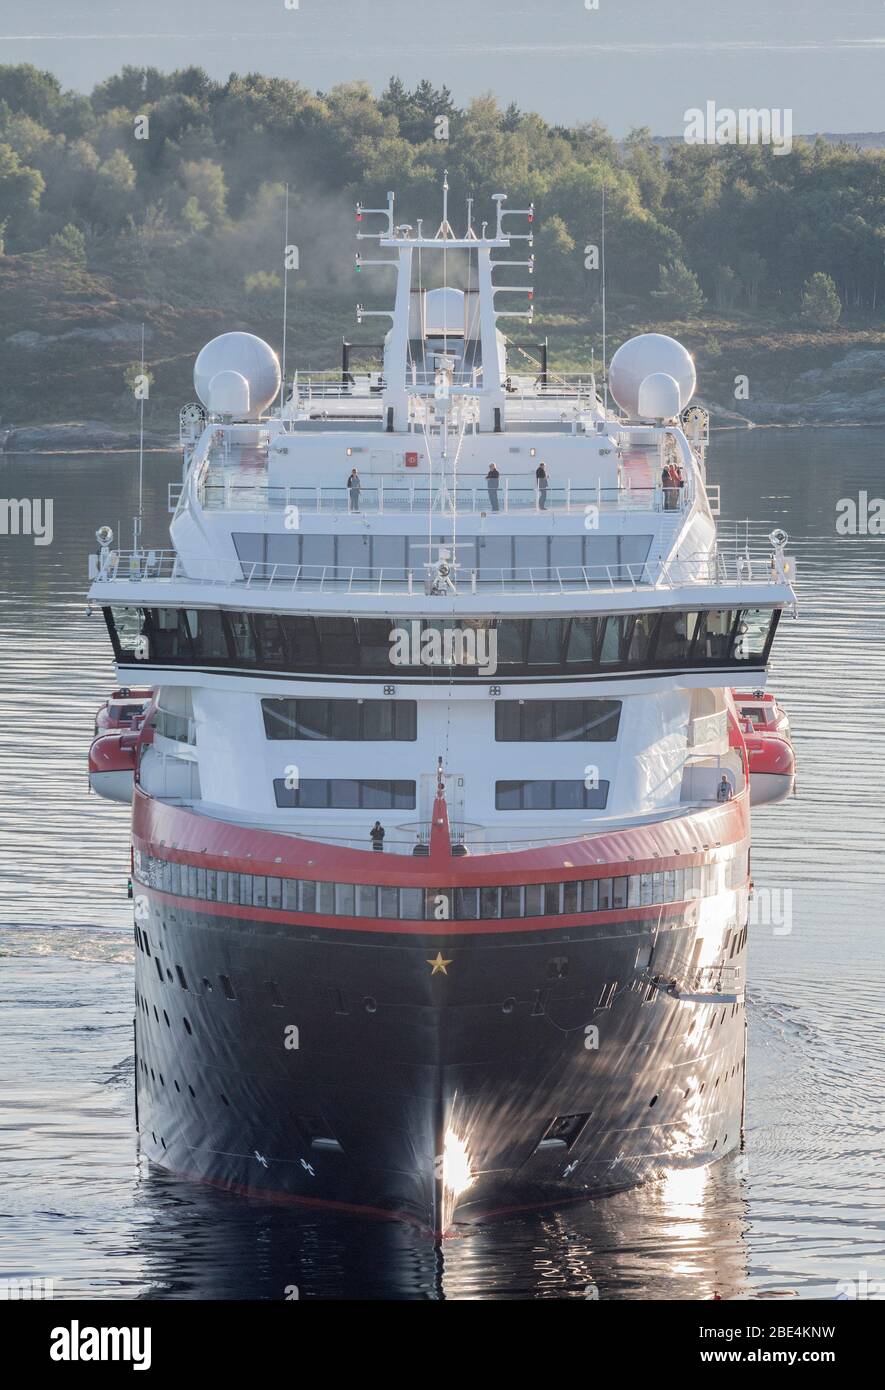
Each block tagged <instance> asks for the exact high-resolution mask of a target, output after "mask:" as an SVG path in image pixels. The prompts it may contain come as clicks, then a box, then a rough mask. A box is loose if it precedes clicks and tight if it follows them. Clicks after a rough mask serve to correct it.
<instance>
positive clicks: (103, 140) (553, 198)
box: [0, 66, 885, 431]
mask: <svg viewBox="0 0 885 1390" xmlns="http://www.w3.org/2000/svg"><path fill="white" fill-rule="evenodd" d="M440 134H443V135H444V136H445V137H446V138H438V137H439V136H440ZM444 169H448V181H449V185H450V194H449V206H450V210H451V220H452V222H453V224H454V225H455V227H456V229H460V228H462V227H463V225H464V218H465V201H466V198H467V197H468V196H470V197H472V198H473V200H474V202H473V207H474V220H475V222H476V224H477V226H478V225H479V223H480V222H481V221H482V220H483V219H485V218H489V219H491V218H492V216H493V212H492V206H493V205H492V203H491V195H492V194H493V193H497V192H506V193H507V194H508V195H509V201H510V203H511V204H512V205H513V206H515V207H524V206H526V205H527V204H528V203H529V202H534V204H535V208H536V223H535V225H536V229H537V234H536V237H535V246H534V252H535V256H536V274H535V282H536V294H535V309H536V318H535V324H534V326H533V327H532V328H531V329H529V328H526V327H525V325H522V324H518V323H516V324H514V325H512V336H513V337H514V339H515V340H516V341H517V342H519V343H521V344H523V345H524V346H530V345H531V343H532V342H536V341H539V340H540V339H541V338H543V337H545V336H547V337H548V338H549V340H550V351H551V362H553V363H554V364H555V365H557V366H559V367H560V368H561V369H570V370H576V369H579V368H586V367H588V366H589V365H590V363H591V361H594V360H595V363H596V366H597V367H598V365H599V358H600V354H601V324H600V313H599V295H600V287H601V286H600V275H599V272H598V270H597V269H594V268H592V262H593V260H594V257H593V255H592V252H590V251H588V248H590V247H594V246H598V245H599V242H600V233H601V208H602V194H603V189H605V197H606V220H607V228H606V231H607V291H608V294H607V298H608V326H609V347H610V349H611V348H613V347H615V346H617V344H618V342H619V341H621V340H622V339H623V338H625V337H627V336H628V335H629V334H630V333H632V332H635V331H637V330H638V329H642V328H654V329H658V330H660V331H669V332H674V333H676V334H677V335H678V336H680V337H681V338H683V339H684V340H685V341H686V342H687V344H688V345H689V346H690V347H691V348H692V350H693V351H694V352H695V353H696V355H697V358H698V364H699V372H700V376H701V387H702V394H705V395H706V396H707V398H709V399H710V400H712V401H715V402H716V403H717V404H718V405H719V406H720V407H722V408H724V409H727V410H729V411H733V412H735V413H736V414H738V415H744V416H746V417H748V418H750V419H753V418H771V417H772V414H771V413H772V411H774V410H776V408H777V406H776V402H778V401H781V402H784V403H785V408H786V409H787V411H788V413H787V415H786V416H785V417H784V418H785V419H790V418H797V419H798V418H803V416H802V412H803V410H804V411H805V412H806V414H807V412H808V410H809V409H811V410H812V412H813V403H814V401H815V400H816V399H818V398H819V397H821V396H822V395H823V396H826V395H827V394H828V393H829V394H832V392H833V390H834V389H837V388H838V383H839V382H840V381H842V382H843V384H846V383H847V384H848V385H847V386H846V389H847V390H848V391H849V396H850V392H851V391H854V392H855V394H860V395H863V396H865V397H866V398H867V399H866V403H865V405H864V407H863V410H862V415H863V417H864V418H877V410H878V406H877V400H878V397H879V396H880V395H881V397H882V412H881V418H885V390H883V382H885V316H883V308H885V150H882V149H876V148H858V147H854V146H852V145H850V144H848V143H844V144H836V143H832V142H828V141H824V140H822V139H821V140H817V141H815V142H814V143H805V142H802V141H797V142H796V144H795V146H794V148H793V151H792V153H790V154H779V155H778V154H775V153H773V151H772V150H771V149H770V148H766V147H759V146H736V145H731V146H721V147H716V146H712V147H707V146H696V145H687V144H684V143H681V142H672V143H669V144H662V142H660V141H658V140H655V139H653V138H652V135H651V133H650V132H649V131H647V130H635V131H633V132H631V134H630V135H629V136H628V137H627V139H626V140H624V141H621V142H618V141H615V140H614V139H613V138H612V136H611V135H610V134H609V133H608V132H607V131H606V130H605V128H604V127H603V126H602V125H601V124H599V122H597V121H594V120H589V121H588V122H587V123H586V124H582V125H577V126H574V127H568V128H567V127H564V126H559V125H552V124H550V123H548V122H546V121H544V120H543V119H542V117H541V116H539V115H537V114H535V113H532V112H529V111H520V110H518V109H516V108H515V107H514V106H510V107H507V108H502V107H501V106H500V105H499V104H498V103H497V102H496V100H495V99H494V97H492V96H490V95H484V96H478V97H477V98H476V99H474V100H473V101H471V102H470V103H469V104H468V105H467V106H466V107H465V108H463V109H462V108H459V107H458V106H457V105H456V104H455V102H454V101H453V100H452V97H451V95H450V93H449V92H448V91H447V90H446V89H445V88H443V89H441V90H439V89H434V88H433V87H432V86H431V84H430V83H428V82H421V83H419V84H418V85H417V87H415V88H414V89H413V90H409V89H408V88H407V87H406V86H404V84H403V83H402V82H400V81H399V80H398V79H396V78H393V79H391V81H390V83H389V85H388V87H387V88H386V89H385V91H384V92H382V93H381V94H380V95H378V94H375V93H373V92H372V91H371V90H370V88H369V87H368V86H367V85H365V84H360V83H347V84H342V85H341V86H338V87H335V88H333V89H332V90H331V91H329V92H325V93H319V92H314V91H311V90H309V89H308V88H307V87H305V86H303V85H301V84H299V83H297V82H292V81H287V80H284V79H279V78H266V77H262V76H260V75H256V74H248V75H245V76H239V75H236V74H234V75H232V76H231V77H230V78H229V79H228V80H227V81H226V82H215V81H213V80H211V79H210V78H209V77H208V76H207V75H206V73H205V72H203V71H202V70H200V69H199V68H188V69H185V70H183V71H178V72H173V73H161V72H159V71H157V70H155V69H151V68H148V69H142V68H125V69H124V70H123V71H122V72H121V73H119V74H118V75H116V76H114V77H111V78H109V79H108V80H107V81H105V82H103V83H101V84H99V85H98V86H97V87H96V88H95V89H94V90H93V92H92V93H91V94H90V95H88V96H87V95H83V94H80V93H75V92H66V91H64V90H62V88H61V87H60V86H59V84H58V82H57V81H56V79H55V78H54V77H53V76H52V75H51V74H49V73H47V72H41V71H38V70H37V69H35V68H33V67H29V66H15V67H0V431H2V430H4V429H10V428H15V427H16V426H21V425H24V424H27V423H29V422H33V423H37V422H49V421H53V420H82V419H84V418H90V419H99V420H105V421H118V422H122V423H124V424H126V422H130V423H131V421H132V419H133V417H134V412H135V403H134V402H133V399H132V391H131V379H132V373H133V370H134V369H135V366H136V363H137V362H138V356H139V350H140V337H141V326H142V324H144V328H145V340H146V357H147V361H148V368H149V372H150V376H151V398H150V402H149V416H150V421H151V423H152V425H153V426H154V427H155V428H156V429H158V430H168V429H169V428H170V426H171V425H172V424H173V423H174V420H175V418H176V416H177V411H178V407H179V405H180V404H181V403H182V402H183V401H184V400H186V399H188V398H189V397H190V394H191V387H190V384H189V378H190V367H191V363H192V360H193V356H194V354H195V352H196V351H197V350H198V349H199V347H200V346H201V344H202V343H203V342H204V341H205V340H206V339H207V338H209V337H211V336H212V335H213V334H214V333H217V332H220V331H223V330H225V329H227V328H246V329H248V330H250V331H253V332H257V333H259V334H261V335H262V336H265V337H267V338H268V339H269V340H270V341H271V342H273V343H274V344H275V345H277V346H278V345H279V339H280V317H281V300H282V289H281V287H282V246H283V230H282V229H283V222H282V215H283V212H282V210H283V201H284V197H283V190H284V185H286V184H288V185H289V226H290V235H289V240H290V242H292V243H294V244H295V245H296V246H297V247H298V267H297V269H296V270H295V271H293V273H292V274H291V275H290V278H289V293H290V309H291V316H290V331H289V343H288V350H289V355H290V361H293V362H297V363H298V364H299V366H300V367H302V368H303V369H307V368H313V369H318V368H324V367H331V366H333V365H334V364H335V362H336V361H337V359H338V353H339V346H340V342H341V339H342V337H344V336H346V337H347V338H348V339H350V340H352V341H353V342H355V343H359V342H360V341H363V342H370V341H372V340H373V339H374V337H375V336H376V335H377V328H375V331H374V332H373V331H372V330H371V328H370V327H369V326H368V325H365V324H364V325H363V326H362V328H357V326H356V324H355V322H354V313H353V306H354V304H355V302H356V301H357V299H362V300H363V301H364V302H366V304H367V305H372V306H378V307H380V306H384V305H385V304H386V303H387V300H388V298H389V294H390V285H389V283H388V281H387V279H386V278H385V277H384V274H383V272H378V273H377V275H376V278H374V279H373V278H370V276H371V272H366V274H365V275H364V276H362V277H360V279H359V280H358V279H357V277H356V276H355V275H354V274H353V252H354V249H355V243H354V240H353V231H354V223H353V205H354V203H355V202H356V201H357V199H361V200H362V201H363V202H364V203H366V204H367V205H370V206H378V205H379V204H380V203H382V202H383V200H384V197H385V194H386V191H387V190H388V189H395V190H396V192H397V197H398V203H397V212H398V218H400V219H401V220H403V221H407V222H412V223H414V222H415V221H416V219H417V218H418V217H423V218H424V222H425V227H427V226H429V225H430V224H431V223H433V227H434V229H435V226H436V222H437V221H438V220H439V210H440V185H441V181H442V174H443V170H444ZM588 262H590V263H591V265H590V268H588ZM369 322H370V324H371V323H372V322H373V321H369ZM833 364H836V365H835V367H834V369H833V370H829V369H831V368H833ZM741 375H744V376H746V377H747V378H748V381H749V386H748V394H747V396H745V397H741V396H740V395H738V396H735V386H734V383H735V380H736V378H737V377H738V376H741ZM834 383H835V385H834ZM791 402H792V403H793V404H794V405H795V407H796V410H795V411H794V413H793V416H790V414H789V411H790V410H791V409H792V406H791V404H790V403H791ZM845 408H846V409H848V407H847V406H846V407H845ZM833 409H834V410H836V414H835V415H834V416H833V418H842V417H841V416H839V414H838V410H837V409H836V407H833ZM838 409H842V407H839V408H838ZM843 415H844V412H843Z"/></svg>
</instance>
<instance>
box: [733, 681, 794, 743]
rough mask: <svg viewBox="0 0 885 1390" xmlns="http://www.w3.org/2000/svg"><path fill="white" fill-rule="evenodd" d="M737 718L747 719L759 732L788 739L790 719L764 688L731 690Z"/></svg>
mask: <svg viewBox="0 0 885 1390" xmlns="http://www.w3.org/2000/svg"><path fill="white" fill-rule="evenodd" d="M731 693H732V696H733V697H734V702H735V705H736V706H737V715H738V718H739V719H749V721H750V723H751V724H752V726H753V728H754V729H756V730H757V731H758V732H759V733H766V734H780V736H781V738H786V739H789V737H790V721H789V718H788V717H787V712H786V710H785V709H782V708H781V706H780V705H779V704H778V702H777V700H776V699H775V697H774V696H773V695H768V694H766V692H765V691H764V690H732V692H731Z"/></svg>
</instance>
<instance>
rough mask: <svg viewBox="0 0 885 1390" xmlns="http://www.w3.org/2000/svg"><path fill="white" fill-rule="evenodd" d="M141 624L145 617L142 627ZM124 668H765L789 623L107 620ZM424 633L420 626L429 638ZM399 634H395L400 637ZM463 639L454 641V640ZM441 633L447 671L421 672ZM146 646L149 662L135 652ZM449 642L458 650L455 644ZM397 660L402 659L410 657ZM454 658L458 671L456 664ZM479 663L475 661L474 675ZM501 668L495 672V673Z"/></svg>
mask: <svg viewBox="0 0 885 1390" xmlns="http://www.w3.org/2000/svg"><path fill="white" fill-rule="evenodd" d="M133 615H134V616H133ZM105 617H106V620H107V623H108V628H109V631H110V633H111V638H112V641H113V642H114V650H115V655H116V657H117V660H118V661H119V662H120V664H121V665H122V666H124V667H128V668H132V667H138V668H140V669H142V670H145V669H150V667H151V666H154V665H157V666H163V665H172V666H198V667H224V668H233V669H235V670H242V671H244V672H248V673H251V672H252V671H255V670H269V671H287V672H288V671H292V672H299V671H306V672H319V671H321V672H323V673H324V674H335V675H348V676H356V675H359V674H361V673H362V672H371V673H373V674H375V675H376V676H378V677H379V678H380V677H385V678H388V679H389V678H390V677H391V676H396V677H399V678H405V677H406V676H408V677H410V678H411V677H416V678H418V679H438V678H439V677H440V675H445V676H446V677H448V678H451V679H463V678H466V679H473V680H482V681H485V680H488V678H489V676H490V675H491V674H494V675H496V676H499V677H500V676H503V677H510V678H514V677H519V676H522V675H528V676H538V675H541V674H550V675H556V674H558V673H563V674H565V673H567V674H569V675H582V674H586V675H594V674H597V673H598V674H602V673H608V672H609V671H618V670H625V671H631V670H632V671H654V670H657V669H664V670H672V669H673V668H674V667H679V666H682V667H687V668H693V667H709V666H719V667H732V668H743V669H746V668H747V667H748V666H749V667H755V668H761V667H763V666H764V665H765V662H766V661H767V658H768V651H769V648H770V645H771V641H772V638H773V635H774V631H775V628H776V626H777V621H778V617H779V612H778V611H777V610H775V611H774V612H772V611H771V610H769V609H713V610H710V611H702V612H700V613H698V612H697V611H691V612H679V613H668V614H653V613H638V614H612V615H610V616H608V617H604V618H554V619H550V618H533V619H529V618H489V617H485V618H471V619H470V621H469V624H464V625H463V626H464V630H462V628H461V625H459V624H457V623H455V622H453V621H452V620H446V621H445V622H434V621H432V620H430V619H427V618H425V619H419V620H414V619H411V618H409V617H404V616H401V617H388V618H371V619H366V618H351V617H326V616H321V617H316V618H312V617H308V616H307V615H303V614H298V615H293V614H273V613H269V614H261V613H253V612H245V611H244V612H238V611H233V610H226V609H225V610H211V609H187V610H184V609H174V608H152V609H144V610H142V609H138V608H136V609H124V610H121V609H119V608H113V609H112V608H106V609H105ZM413 623H415V625H416V627H417V628H418V630H417V633H416V637H417V640H416V641H415V642H413V643H410V646H411V647H413V648H414V650H415V651H416V653H417V655H416V656H415V657H414V658H413V662H414V664H412V665H399V664H396V665H394V663H393V661H392V659H391V658H392V654H393V650H394V644H393V642H392V640H391V639H392V637H393V636H394V635H398V634H399V633H401V632H402V631H405V632H406V633H407V634H409V636H410V637H411V635H412V633H413V630H414V629H413V626H412V625H413ZM419 624H420V626H418V625H419ZM394 628H395V629H397V630H398V631H397V634H394V632H393V629H394ZM453 631H454V635H455V637H456V638H458V639H465V638H471V639H475V640H472V641H470V642H467V641H466V640H459V641H458V642H456V643H453V642H452V641H451V636H452V632H453ZM428 633H434V634H435V635H436V638H437V641H436V642H435V643H434V644H433V645H434V646H435V647H436V650H437V651H438V652H439V653H440V656H439V657H438V658H437V660H438V664H437V665H435V666H431V665H428V664H425V663H423V662H422V660H421V653H422V652H426V650H427V643H426V642H425V640H424V638H425V635H426V634H428ZM139 637H143V638H145V639H147V640H146V650H143V651H142V654H141V656H140V657H139V655H138V650H137V648H136V650H135V651H134V652H133V647H136V644H137V643H138V641H139ZM446 637H448V638H449V641H448V643H446V641H445V638H446ZM397 650H398V651H399V650H401V647H400V646H398V647H397ZM449 656H453V658H454V664H452V662H451V661H449V664H447V658H448V657H449ZM467 658H469V659H470V661H472V664H468V661H467ZM490 662H492V663H494V669H493V670H490V669H489V665H490Z"/></svg>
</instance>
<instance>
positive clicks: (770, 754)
mask: <svg viewBox="0 0 885 1390" xmlns="http://www.w3.org/2000/svg"><path fill="white" fill-rule="evenodd" d="M738 723H739V726H740V731H741V736H742V737H743V740H744V747H745V748H746V750H747V766H748V770H749V773H750V805H751V806H768V805H771V804H772V803H774V802H777V801H786V799H787V797H788V796H789V795H790V793H791V792H792V791H793V789H794V787H795V785H796V755H795V753H794V752H793V745H792V744H791V742H790V740H789V739H788V738H784V737H783V736H782V735H781V734H774V733H759V732H758V730H757V729H756V728H754V726H753V724H752V723H751V722H750V720H749V719H741V720H739V721H738Z"/></svg>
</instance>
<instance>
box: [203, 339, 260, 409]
mask: <svg viewBox="0 0 885 1390" xmlns="http://www.w3.org/2000/svg"><path fill="white" fill-rule="evenodd" d="M234 377H240V378H242V382H243V383H244V384H245V385H246V386H247V387H248V391H247V392H246V393H245V394H244V392H243V389H242V386H241V385H240V383H236V385H237V387H238V389H237V390H232V389H231V388H232V386H233V385H234ZM279 389H280V363H279V359H278V357H277V355H276V353H275V352H274V350H273V348H272V347H271V346H270V344H269V343H266V342H265V341H264V339H263V338H256V337H255V334H254V333H222V334H221V335H220V336H219V337H218V338H213V339H212V341H211V342H209V343H207V344H206V346H205V347H204V348H203V349H202V351H201V352H200V355H199V357H198V358H197V360H196V362H195V363H194V390H195V391H196V393H197V395H198V396H199V398H200V400H201V401H202V402H203V405H204V406H205V407H206V409H207V410H209V411H211V412H212V413H213V414H219V415H227V414H231V413H232V412H231V409H230V407H231V406H232V405H235V406H236V410H235V412H234V413H236V414H240V413H242V414H243V415H248V416H252V417H253V418H254V417H256V416H258V415H260V414H261V413H262V411H264V410H266V409H267V407H268V406H269V405H270V403H271V401H272V400H273V399H274V397H275V396H276V394H277V392H278V391H279ZM241 406H242V407H243V408H242V410H241V409H240V407H241Z"/></svg>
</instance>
